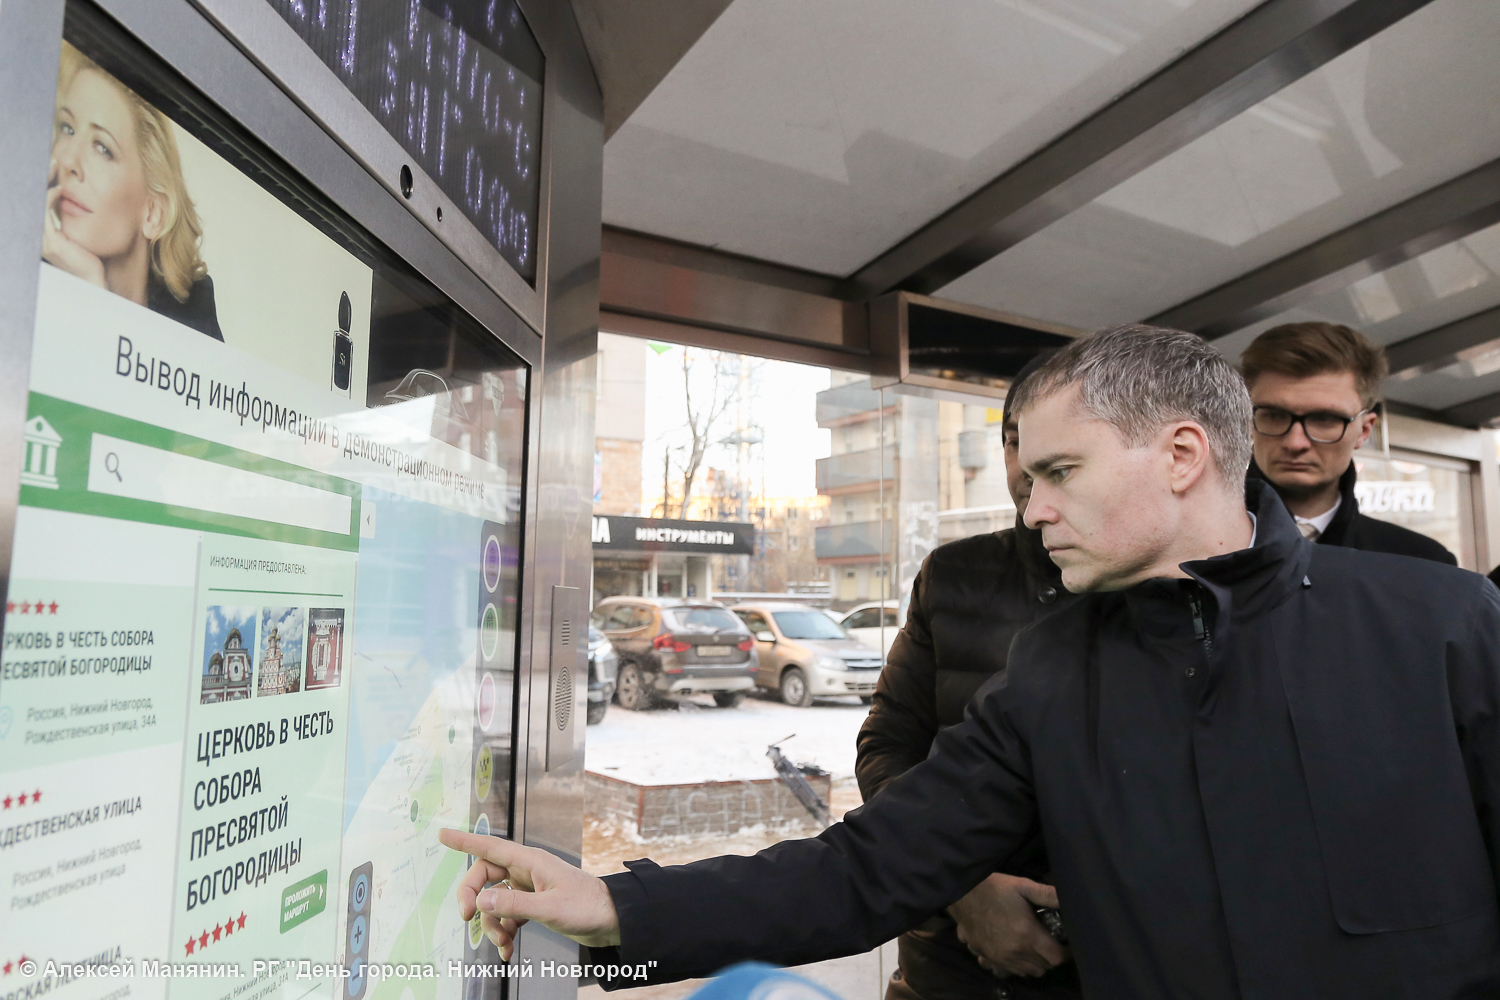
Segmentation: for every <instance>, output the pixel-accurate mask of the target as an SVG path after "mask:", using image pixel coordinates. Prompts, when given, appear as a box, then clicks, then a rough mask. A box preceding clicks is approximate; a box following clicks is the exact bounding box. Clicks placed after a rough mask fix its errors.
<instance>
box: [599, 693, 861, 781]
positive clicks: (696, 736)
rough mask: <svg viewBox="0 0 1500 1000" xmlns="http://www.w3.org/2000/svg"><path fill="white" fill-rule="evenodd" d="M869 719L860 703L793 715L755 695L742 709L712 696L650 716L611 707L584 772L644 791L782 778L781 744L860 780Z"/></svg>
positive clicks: (807, 760)
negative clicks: (776, 756)
mask: <svg viewBox="0 0 1500 1000" xmlns="http://www.w3.org/2000/svg"><path fill="white" fill-rule="evenodd" d="M869 711H870V710H869V707H868V706H866V705H862V704H860V701H859V699H858V698H830V699H826V700H824V699H819V700H818V701H816V702H814V703H813V704H812V705H811V706H810V707H808V708H792V707H791V706H789V705H783V704H781V703H780V702H777V701H771V700H769V699H763V698H758V697H755V696H754V695H752V696H751V697H749V698H746V699H745V701H744V703H743V704H741V705H740V706H739V707H738V708H719V707H718V706H716V705H714V703H713V701H712V699H710V698H708V697H707V696H702V697H698V696H695V697H692V698H688V699H685V700H684V701H683V702H682V703H681V707H678V708H673V707H672V706H671V705H668V706H667V707H665V708H658V709H654V710H652V711H649V712H630V711H626V710H625V709H623V708H621V707H620V706H619V705H611V706H610V707H609V712H608V714H606V715H605V716H604V721H603V722H601V723H599V724H598V725H596V726H589V727H588V735H587V737H586V739H587V743H586V744H585V749H584V758H583V759H584V768H585V769H586V770H589V771H593V772H595V773H596V774H603V775H607V776H609V777H611V778H619V779H621V780H622V781H629V782H631V783H632V784H637V785H679V784H695V783H698V782H703V781H736V780H742V779H749V780H754V779H758V778H774V777H776V771H775V769H774V768H772V767H771V761H770V760H769V759H768V758H767V757H766V747H767V746H768V745H769V744H771V743H780V744H781V752H782V753H784V754H786V755H787V757H789V758H791V760H792V761H794V762H796V763H798V764H816V765H818V766H819V767H821V768H823V769H824V770H825V771H828V772H829V773H830V774H832V775H833V777H834V780H838V779H839V778H852V777H853V776H854V739H855V736H856V734H857V733H858V732H859V727H860V724H861V723H863V722H864V721H865V716H866V715H867V714H868V713H869ZM793 733H795V734H796V735H795V736H794V737H793V738H792V739H789V740H786V741H784V742H782V737H785V736H787V735H790V734H793Z"/></svg>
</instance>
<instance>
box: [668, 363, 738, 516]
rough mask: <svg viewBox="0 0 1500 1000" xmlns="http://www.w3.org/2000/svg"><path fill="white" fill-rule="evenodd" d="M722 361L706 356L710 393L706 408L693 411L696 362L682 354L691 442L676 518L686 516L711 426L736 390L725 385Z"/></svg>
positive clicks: (685, 402)
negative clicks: (708, 362)
mask: <svg viewBox="0 0 1500 1000" xmlns="http://www.w3.org/2000/svg"><path fill="white" fill-rule="evenodd" d="M723 359H724V355H723V354H721V353H720V352H718V351H714V352H712V353H710V354H709V356H708V360H709V361H710V362H711V363H712V364H713V380H712V382H711V383H710V384H711V386H712V389H711V390H710V392H709V398H708V403H707V405H706V406H704V407H703V408H702V409H699V410H694V409H693V371H694V370H695V369H696V367H697V365H698V360H699V359H698V357H697V356H696V355H694V354H693V352H691V351H689V350H688V349H687V348H683V350H682V388H683V402H684V404H685V406H686V409H687V430H688V434H689V435H691V437H692V442H691V444H690V445H689V448H688V457H687V461H686V462H685V463H684V465H683V468H682V505H681V506H680V507H679V508H678V512H679V513H678V516H679V517H687V515H688V505H689V504H690V503H691V502H692V499H693V480H695V479H696V478H697V477H698V468H699V466H701V465H702V464H703V453H704V452H705V451H706V450H707V449H708V446H709V444H710V442H711V441H712V435H713V427H714V424H715V423H717V422H718V420H719V418H720V417H722V416H723V415H724V412H725V411H726V410H728V409H729V405H730V403H732V402H734V398H735V392H736V390H735V389H733V388H731V387H730V385H728V384H726V383H725V380H724V377H725V372H724V364H723Z"/></svg>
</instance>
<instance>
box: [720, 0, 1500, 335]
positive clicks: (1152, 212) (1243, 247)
mask: <svg viewBox="0 0 1500 1000" xmlns="http://www.w3.org/2000/svg"><path fill="white" fill-rule="evenodd" d="M742 2H743V0H742ZM1496 52H1500V4H1497V3H1494V2H1493V0H1437V2H1435V3H1433V4H1431V5H1430V6H1428V7H1426V8H1423V9H1422V10H1420V11H1418V12H1417V13H1415V14H1413V15H1411V16H1410V17H1408V18H1406V19H1405V20H1403V21H1400V22H1398V23H1397V24H1396V25H1394V26H1393V27H1391V28H1388V29H1387V30H1386V31H1384V32H1382V33H1381V34H1379V35H1377V36H1376V37H1375V38H1373V39H1371V40H1370V41H1369V42H1366V43H1365V44H1363V45H1360V46H1358V47H1357V48H1354V49H1351V50H1350V51H1349V52H1347V53H1345V54H1344V55H1342V56H1340V57H1339V58H1338V59H1336V60H1334V61H1333V62H1331V63H1329V64H1327V65H1326V66H1324V67H1323V68H1321V69H1319V70H1317V71H1316V72H1314V73H1312V74H1310V75H1309V76H1307V77H1304V78H1303V79H1302V80H1299V81H1297V82H1296V83H1293V84H1292V85H1291V86H1289V87H1287V88H1285V89H1284V90H1282V91H1281V92H1280V93H1278V94H1276V95H1275V96H1273V97H1271V98H1269V99H1267V100H1266V101H1263V102H1262V103H1260V104H1259V105H1257V106H1256V107H1254V108H1252V109H1250V110H1249V111H1247V112H1245V113H1243V114H1241V115H1239V116H1238V117H1236V118H1234V119H1233V120H1231V121H1229V122H1227V123H1225V124H1224V125H1222V126H1220V127H1219V128H1217V129H1215V130H1214V131H1213V132H1210V133H1209V134H1208V135H1205V136H1203V137H1202V138H1201V139H1198V140H1197V141H1195V142H1193V143H1191V144H1189V145H1188V146H1187V147H1185V148H1183V149H1181V150H1179V151H1178V152H1177V153H1175V154H1173V155H1172V156H1169V157H1167V158H1166V159H1164V160H1162V161H1160V162H1159V163H1157V164H1155V165H1154V166H1152V167H1150V168H1148V169H1146V170H1144V171H1142V172H1141V173H1140V174H1137V175H1136V176H1135V177H1133V178H1131V179H1130V180H1128V181H1125V182H1124V183H1122V184H1120V185H1119V186H1118V187H1116V188H1114V189H1113V190H1112V191H1110V192H1108V193H1107V194H1105V195H1104V196H1102V197H1100V198H1099V199H1097V200H1096V201H1094V202H1093V203H1091V204H1089V205H1087V206H1085V207H1084V208H1082V209H1080V210H1079V211H1077V212H1074V213H1073V214H1071V215H1069V216H1067V217H1066V218H1064V219H1062V220H1061V221H1059V222H1057V223H1055V224H1054V225H1052V226H1050V227H1049V228H1047V229H1045V230H1043V231H1042V232H1040V233H1038V234H1037V235H1035V236H1033V237H1031V238H1030V239H1028V240H1026V241H1024V242H1022V243H1020V244H1018V245H1017V246H1015V247H1013V248H1012V249H1010V250H1008V251H1007V252H1005V253H1004V254H1002V255H1001V256H999V257H997V258H995V259H994V260H992V261H990V262H989V263H988V264H985V265H984V266H982V267H980V268H978V269H977V270H975V271H973V272H971V273H969V274H968V275H965V276H964V277H963V278H960V279H959V280H958V281H956V282H954V283H952V284H950V285H949V286H948V287H947V288H945V289H943V290H942V291H941V292H940V293H939V294H940V295H942V296H943V297H946V298H953V299H957V300H959V301H963V302H968V303H972V304H975V305H982V306H989V307H991V308H995V309H1001V310H1004V311H1008V312H1013V313H1018V314H1020V315H1023V316H1031V317H1036V318H1039V319H1047V320H1051V321H1053V322H1060V323H1066V324H1070V325H1074V326H1078V327H1083V328H1092V327H1099V326H1105V325H1109V324H1112V323H1118V322H1127V321H1133V320H1139V319H1143V318H1145V317H1148V316H1151V315H1153V314H1155V313H1157V312H1160V311H1163V310H1165V309H1167V308H1169V307H1171V306H1174V305H1177V304H1179V303H1181V302H1184V301H1186V300H1188V299H1191V298H1193V297H1194V296H1196V295H1198V294H1201V293H1203V292H1206V291H1208V290H1210V289H1212V288H1215V287H1217V286H1218V285H1220V284H1223V283H1224V282H1226V281H1230V280H1232V279H1234V278H1236V277H1239V276H1240V275H1243V274H1245V273H1246V272H1248V271H1250V270H1253V269H1254V268H1256V267H1259V266H1261V265H1263V264H1266V263H1268V262H1270V261H1272V260H1275V259H1276V258H1278V257H1281V256H1283V255H1285V254H1287V253H1290V252H1292V251H1294V250H1297V249H1299V248H1301V247H1303V246H1305V245H1307V244H1309V243H1312V242H1314V241H1316V240H1318V239H1320V238H1322V237H1324V236H1327V235H1329V234H1331V233H1334V232H1337V231H1338V230H1340V229H1343V228H1345V227H1346V226H1349V225H1352V224H1353V223H1356V222H1358V221H1360V220H1361V219H1364V218H1366V217H1368V216H1370V215H1372V214H1374V213H1376V212H1378V211H1380V210H1382V209H1385V208H1388V207H1390V206H1391V205H1394V204H1397V203H1399V202H1401V201H1404V200H1405V199H1407V198H1410V197H1412V196H1414V195H1416V194H1419V193H1421V192H1422V191H1424V190H1426V189H1428V188H1431V187H1433V186H1435V185H1437V184H1439V183H1442V182H1443V181H1446V180H1449V179H1451V178H1453V177H1455V176H1458V175H1459V174H1462V173H1464V172H1466V171H1468V170H1471V169H1473V168H1475V167H1478V166H1480V165H1482V164H1484V163H1486V162H1488V161H1490V160H1492V159H1495V158H1497V157H1500V59H1496V58H1495V53H1496ZM1486 245H1487V246H1488V245H1490V244H1486ZM1488 253H1490V251H1489V250H1485V251H1483V252H1482V253H1481V252H1480V251H1479V250H1474V251H1473V252H1472V253H1471V254H1469V255H1468V256H1469V257H1472V258H1473V261H1472V262H1473V263H1476V264H1477V265H1478V266H1480V267H1482V268H1484V269H1485V270H1486V272H1488V269H1489V267H1490V264H1489V263H1488V262H1486V261H1485V259H1484V258H1485V254H1488ZM1459 256H1463V255H1462V254H1459ZM1491 259H1493V257H1491ZM1449 263H1452V261H1449ZM1429 264H1431V265H1433V266H1436V267H1438V269H1441V266H1446V265H1438V262H1437V260H1436V259H1434V260H1433V261H1430V262H1428V264H1419V265H1417V267H1418V268H1419V269H1420V268H1425V267H1427V266H1429ZM1459 266H1460V267H1465V266H1468V265H1467V264H1464V263H1462V262H1460V263H1459ZM1444 280H1446V279H1444ZM1365 293H1369V292H1368V290H1365ZM1371 301H1372V302H1373V301H1374V298H1372V299H1371ZM1383 309H1386V310H1388V309H1389V307H1388V306H1387V307H1379V306H1377V307H1375V308H1374V312H1373V313H1372V316H1379V315H1380V314H1381V313H1382V310H1383ZM1390 318H1391V317H1386V319H1390ZM1413 318H1414V317H1413ZM1423 318H1424V320H1425V319H1426V317H1425V316H1424V317H1423ZM1454 318H1457V317H1456V316H1455V317H1454ZM1380 322H1383V320H1381V319H1378V318H1377V319H1375V323H1376V324H1378V323H1380ZM1362 325H1366V326H1368V325H1371V324H1369V323H1364V324H1362ZM1398 328H1399V324H1397V326H1393V327H1392V328H1391V329H1392V333H1391V336H1390V339H1391V340H1395V339H1400V338H1399V337H1398V336H1397V335H1396V333H1395V331H1396V330H1397V329H1398ZM1418 329H1419V328H1418V327H1415V326H1413V327H1411V328H1410V330H1409V332H1410V333H1415V332H1417V330H1418ZM1408 335H1409V334H1408ZM1239 346H1240V347H1243V344H1240V345H1239ZM1237 351H1238V348H1236V349H1235V351H1234V353H1237Z"/></svg>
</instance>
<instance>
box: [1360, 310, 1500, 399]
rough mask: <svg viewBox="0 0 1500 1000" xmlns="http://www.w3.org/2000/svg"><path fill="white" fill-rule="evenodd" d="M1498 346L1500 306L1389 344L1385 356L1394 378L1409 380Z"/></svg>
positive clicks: (1470, 358) (1499, 344)
mask: <svg viewBox="0 0 1500 1000" xmlns="http://www.w3.org/2000/svg"><path fill="white" fill-rule="evenodd" d="M1497 349H1500V307H1496V308H1494V309H1486V310H1485V311H1484V312H1481V313H1475V314H1474V315H1473V316H1467V317H1465V318H1464V319H1461V320H1458V321H1456V322H1453V323H1449V324H1448V325H1446V326H1440V327H1438V328H1437V329H1435V330H1428V331H1427V332H1426V333H1419V334H1417V335H1416V336H1415V337H1408V338H1407V339H1406V340H1403V341H1400V342H1398V343H1395V344H1391V345H1389V346H1387V347H1386V349H1385V356H1386V359H1387V360H1388V361H1389V362H1390V365H1391V378H1393V379H1395V380H1396V381H1398V382H1409V381H1411V380H1412V379H1414V378H1417V377H1418V376H1421V375H1427V374H1429V373H1431V372H1435V371H1438V370H1439V369H1442V368H1447V367H1448V366H1449V365H1452V364H1457V363H1458V362H1460V361H1472V360H1473V359H1475V358H1477V357H1480V356H1482V355H1485V354H1489V353H1491V352H1493V351H1495V350H1497Z"/></svg>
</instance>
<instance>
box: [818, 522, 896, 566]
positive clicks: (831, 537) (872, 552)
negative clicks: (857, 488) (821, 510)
mask: <svg viewBox="0 0 1500 1000" xmlns="http://www.w3.org/2000/svg"><path fill="white" fill-rule="evenodd" d="M881 528H882V525H881V523H880V522H879V521H856V522H854V523H853V524H829V525H822V526H820V527H819V528H818V529H817V532H816V533H815V534H814V536H813V546H814V550H815V551H816V553H817V557H818V559H819V560H824V559H844V560H851V561H854V560H859V561H865V560H871V559H879V558H880V557H881V554H882V552H883V551H884V548H885V547H884V545H882V531H881Z"/></svg>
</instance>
